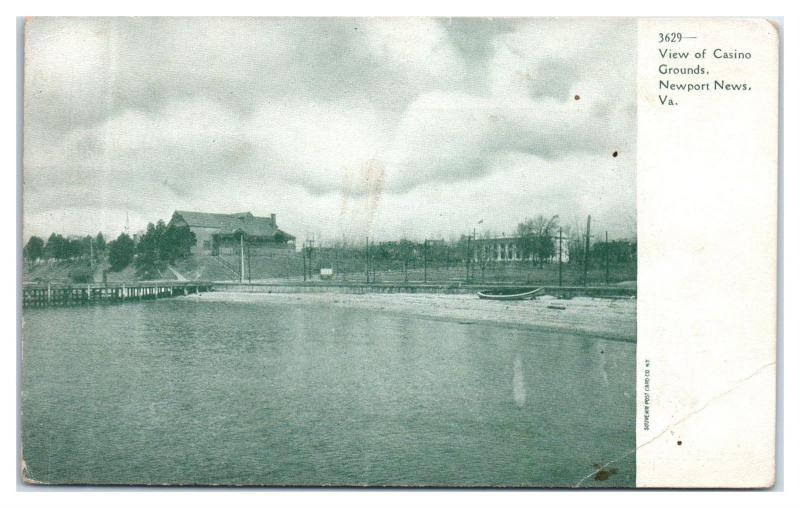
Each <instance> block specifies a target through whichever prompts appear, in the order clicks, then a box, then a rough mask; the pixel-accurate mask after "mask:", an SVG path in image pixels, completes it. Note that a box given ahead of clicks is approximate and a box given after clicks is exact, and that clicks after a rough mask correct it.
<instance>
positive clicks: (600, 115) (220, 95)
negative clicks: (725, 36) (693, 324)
mask: <svg viewBox="0 0 800 508" xmlns="http://www.w3.org/2000/svg"><path fill="white" fill-rule="evenodd" d="M596 37H602V38H603V40H604V41H605V43H604V45H603V47H602V48H598V47H597V45H596V44H593V43H591V41H592V40H596ZM634 46H635V25H634V24H633V23H631V22H630V21H618V20H609V21H598V20H594V21H591V22H589V21H579V20H569V21H559V20H520V19H500V20H493V19H458V18H454V19H441V20H435V19H427V18H419V19H418V18H400V19H381V18H369V19H365V18H359V19H344V18H341V19H314V18H310V19H309V18H305V19H283V18H261V19H252V18H219V19H214V18H191V19H188V18H187V19H184V18H172V19H163V18H88V19H76V18H69V19H65V18H35V19H33V20H31V21H29V22H28V24H27V26H26V71H25V72H26V74H25V93H26V102H25V167H26V169H25V182H26V188H25V193H26V199H25V213H26V217H28V218H29V219H26V221H29V222H30V223H31V224H34V225H35V224H37V221H38V222H40V223H41V222H46V220H45V218H46V217H49V218H52V217H53V216H54V215H53V214H56V216H58V217H62V216H63V217H64V219H63V220H64V221H66V222H70V221H78V222H80V220H81V219H77V218H78V217H82V215H81V214H82V212H80V211H79V210H81V209H85V210H95V211H96V210H98V209H104V208H108V207H115V208H118V209H120V210H126V209H127V210H134V209H135V210H139V211H140V212H141V215H142V216H146V215H147V213H148V211H149V212H150V213H156V212H157V213H159V214H165V213H166V214H168V213H169V210H170V209H171V208H172V207H174V206H177V203H184V205H183V206H185V207H193V208H210V207H215V206H216V207H217V208H219V203H231V205H230V206H232V207H233V208H236V209H237V210H238V209H240V208H242V209H243V208H247V207H248V206H249V207H252V208H254V209H255V208H257V207H270V206H273V205H271V204H268V203H265V201H278V202H285V203H297V205H296V206H297V207H298V208H313V207H314V206H323V205H322V204H321V203H323V202H327V203H328V204H327V205H325V206H334V208H336V207H338V209H332V210H328V211H327V213H323V214H322V217H321V218H320V219H319V220H320V221H321V222H323V223H324V222H325V221H327V220H329V218H330V217H339V218H340V219H337V220H343V219H341V217H342V214H343V213H344V210H345V209H347V210H350V211H352V210H354V208H353V207H354V206H356V205H355V204H354V203H356V202H358V201H364V203H367V202H369V203H373V204H372V205H369V206H387V203H388V202H389V201H390V197H391V196H396V198H397V199H403V200H407V201H408V202H414V201H415V200H421V199H423V196H424V195H426V193H427V192H428V189H430V188H431V186H432V185H434V184H436V186H437V188H441V189H450V192H447V191H445V195H444V196H443V197H442V199H443V200H444V201H445V202H447V201H448V200H450V199H452V200H455V199H456V198H455V197H451V196H460V197H461V199H463V198H464V196H467V195H469V192H471V191H469V190H468V189H470V188H473V187H474V186H475V185H480V182H481V181H483V180H485V179H486V178H493V180H492V182H493V185H496V186H499V187H500V188H498V189H497V194H502V193H504V192H510V190H511V189H512V188H513V189H518V188H520V182H518V181H515V180H514V179H513V178H511V177H510V176H509V175H510V174H511V172H514V175H515V178H521V177H522V175H525V174H526V172H527V174H528V175H529V176H530V177H531V178H533V179H534V181H536V179H538V178H541V177H543V176H545V175H546V177H547V178H548V179H549V180H548V185H547V188H548V189H550V190H549V192H551V193H553V192H555V193H561V194H562V195H561V198H560V199H561V202H563V203H580V202H582V200H581V199H580V195H579V193H580V192H583V191H582V189H583V188H584V187H586V188H592V187H594V188H597V186H598V185H597V182H599V181H601V180H602V179H604V178H605V179H607V178H608V177H609V176H608V175H609V173H608V171H616V172H617V174H618V175H626V176H625V178H630V179H631V182H632V181H633V180H632V178H633V174H634V159H633V158H632V157H629V158H624V159H623V158H621V159H618V160H616V161H615V166H614V167H615V168H616V169H607V170H605V169H604V170H601V169H597V168H605V167H606V162H607V161H606V159H607V158H608V154H609V153H610V152H612V151H615V150H618V151H621V152H623V153H626V154H633V153H635V72H634V70H635V55H633V54H631V53H630V52H629V50H630V48H631V47H634ZM578 92H579V93H580V95H581V97H582V99H581V101H578V102H576V101H574V100H573V99H572V97H573V95H574V94H576V93H578ZM576 157H577V158H576ZM510 161H516V163H520V161H525V162H524V163H521V164H522V167H518V166H515V169H513V170H512V169H511V168H510V167H509V164H511V162H510ZM578 161H579V162H578ZM578 163H580V164H588V166H589V167H587V168H583V169H582V170H580V171H579V170H578V169H568V168H571V166H570V165H571V164H578ZM526 165H527V166H528V168H527V169H525V166H526ZM545 166H550V167H553V168H560V169H559V170H547V169H544V167H545ZM542 171H546V172H545V173H542ZM556 171H560V172H561V173H562V174H564V175H565V177H564V179H563V181H561V183H560V184H558V185H554V183H553V182H556V183H557V182H559V181H560V180H558V176H557V175H558V173H557V172H556ZM576 171H577V173H576ZM576 174H579V175H581V178H582V179H583V182H581V183H578V184H576V182H574V181H568V180H567V178H568V177H569V178H574V177H575V175H576ZM493 175H495V176H497V178H495V177H494V176H493ZM503 175H506V177H505V178H504V177H503ZM567 175H569V176H567ZM439 184H441V185H443V186H444V187H439ZM584 184H585V185H584ZM376 193H379V194H380V196H381V199H380V200H375V199H374V196H375V195H376ZM265 196H270V198H269V199H265ZM275 196H280V197H279V198H276V197H275ZM625 196H627V197H626V198H625V199H623V200H621V201H620V200H619V199H615V198H609V199H608V201H609V202H615V203H617V205H615V206H617V207H618V208H619V215H625V214H628V215H630V213H631V212H633V213H635V208H634V202H633V200H632V197H630V196H629V195H628V194H625ZM233 197H235V199H234V198H233ZM329 198H330V199H329ZM391 199H394V198H391ZM519 199H523V198H522V197H521V196H520V197H519ZM234 202H235V203H234ZM311 203H315V204H311ZM334 203H339V204H338V205H334ZM342 203H347V205H346V206H345V205H343V204H342ZM375 203H383V204H380V205H375ZM234 204H235V206H234ZM226 206H227V205H226ZM286 206H289V205H286ZM292 206H295V205H292ZM364 206H367V205H364ZM452 206H453V207H457V206H460V205H459V204H458V203H457V202H456V201H452ZM508 206H509V207H510V206H511V204H509V205H508ZM553 206H555V204H553ZM400 208H403V207H402V206H401V207H400ZM406 208H408V207H406ZM501 208H502V207H501ZM60 209H63V210H71V211H70V212H69V213H67V212H63V213H61V212H59V210H60ZM63 210H62V211H63ZM76 210H78V211H76ZM59 213H61V215H59ZM87 213H88V212H87ZM348 213H349V212H348ZM398 213H400V214H401V215H402V214H406V215H408V217H411V216H412V212H411V211H410V210H401V211H399V212H398ZM497 213H498V214H502V213H509V212H508V211H505V212H504V211H501V210H498V212H497ZM609 213H612V212H609ZM65 214H66V215H65ZM369 214H370V216H371V217H373V216H374V217H380V210H377V211H376V210H373V211H370V212H369ZM116 216H117V217H118V216H119V214H117V215H116ZM69 217H75V218H69ZM39 219H41V220H39ZM47 220H50V219H47ZM109 220H111V219H109ZM371 220H372V219H371ZM375 220H378V219H375ZM383 220H385V221H386V223H385V224H384V226H385V227H386V228H391V227H393V226H391V224H393V222H392V221H394V220H395V219H394V217H393V218H392V219H388V218H384V219H383ZM71 226H72V227H77V226H79V224H78V223H73V224H71ZM36 227H39V226H36ZM376 227H377V226H376ZM441 227H446V225H444V224H442V226H441Z"/></svg>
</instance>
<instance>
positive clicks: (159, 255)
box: [23, 220, 196, 278]
mask: <svg viewBox="0 0 800 508" xmlns="http://www.w3.org/2000/svg"><path fill="white" fill-rule="evenodd" d="M195 243H196V239H195V235H194V233H192V232H191V231H189V229H188V228H186V227H176V226H174V225H171V224H170V225H167V224H165V223H164V221H163V220H159V221H158V222H157V223H155V224H153V223H152V222H151V223H149V224H148V225H147V229H146V231H145V233H144V234H142V235H140V236H138V237H137V238H136V239H135V240H134V238H132V237H131V236H130V235H128V234H127V233H121V234H120V235H119V236H117V238H115V239H114V240H111V241H110V242H108V243H106V240H105V238H104V237H103V233H97V235H96V236H94V237H92V236H90V235H87V236H85V237H79V238H76V237H65V236H63V235H61V234H58V233H52V234H51V235H50V236H49V237H48V239H47V241H45V240H44V239H42V238H40V237H38V236H31V237H30V238H29V239H28V242H27V243H26V244H25V247H23V257H24V258H25V260H27V261H30V262H35V261H38V260H48V259H50V260H57V261H65V260H77V259H85V260H89V261H90V262H94V261H102V260H103V259H106V258H107V260H108V263H109V266H110V268H109V269H110V270H111V271H112V272H119V271H121V270H124V269H125V268H127V267H128V266H130V265H133V266H134V267H135V269H136V275H137V276H139V277H141V278H153V277H156V276H157V275H158V274H159V272H160V271H162V270H164V269H165V268H166V266H167V265H168V264H171V263H174V262H175V261H176V260H178V259H181V258H185V257H187V256H188V255H189V252H190V248H191V247H192V246H193V245H195Z"/></svg>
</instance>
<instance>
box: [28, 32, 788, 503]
mask: <svg viewBox="0 0 800 508" xmlns="http://www.w3.org/2000/svg"><path fill="white" fill-rule="evenodd" d="M24 32H25V33H24V36H25V37H24V39H25V47H24V54H25V60H24V116H23V122H24V154H23V160H24V163H23V164H24V173H23V175H24V184H23V207H22V208H23V216H22V224H23V231H22V235H23V238H22V245H24V250H23V261H22V263H23V266H22V267H21V273H22V288H21V298H22V315H21V320H22V337H21V338H20V340H21V349H22V364H21V366H20V368H21V369H22V375H21V386H20V391H21V403H20V404H21V407H20V411H21V429H20V430H19V433H20V447H21V461H20V475H21V479H22V481H24V482H26V483H28V484H32V485H37V484H79V485H184V486H185V485H223V486H402V487H422V486H439V487H562V488H563V487H579V488H605V487H617V488H619V487H627V488H634V487H734V488H764V487H769V486H770V485H772V483H773V482H774V475H775V430H774V427H775V375H776V371H775V343H776V342H775V341H776V260H777V254H776V245H777V174H778V166H777V164H778V162H777V161H778V114H779V109H778V108H779V106H778V83H779V72H778V54H779V36H778V33H777V30H776V28H775V27H774V26H773V25H772V24H771V23H770V22H768V21H765V20H763V19H723V18H719V19H692V18H680V19H666V18H664V19H636V18H609V19H603V18H557V19H550V18H497V19H495V18H32V19H28V20H26V23H25V27H24ZM744 236H746V237H747V241H746V242H744V243H746V244H747V245H748V247H747V248H742V245H743V238H742V237H744Z"/></svg>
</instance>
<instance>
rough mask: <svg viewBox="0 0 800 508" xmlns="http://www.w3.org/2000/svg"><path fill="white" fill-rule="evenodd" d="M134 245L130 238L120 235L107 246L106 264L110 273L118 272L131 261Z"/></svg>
mask: <svg viewBox="0 0 800 508" xmlns="http://www.w3.org/2000/svg"><path fill="white" fill-rule="evenodd" d="M134 253H135V245H134V243H133V240H132V239H131V237H130V236H128V235H126V234H125V233H121V234H120V235H119V236H118V237H117V239H116V240H113V241H111V242H109V244H108V262H109V263H110V264H111V271H112V272H119V271H120V270H122V269H124V268H125V267H127V266H128V265H130V264H131V262H132V261H133V255H134Z"/></svg>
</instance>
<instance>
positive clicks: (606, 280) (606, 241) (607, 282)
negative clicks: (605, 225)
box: [605, 231, 608, 286]
mask: <svg viewBox="0 0 800 508" xmlns="http://www.w3.org/2000/svg"><path fill="white" fill-rule="evenodd" d="M605 251H606V286H608V231H606V249H605Z"/></svg>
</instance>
